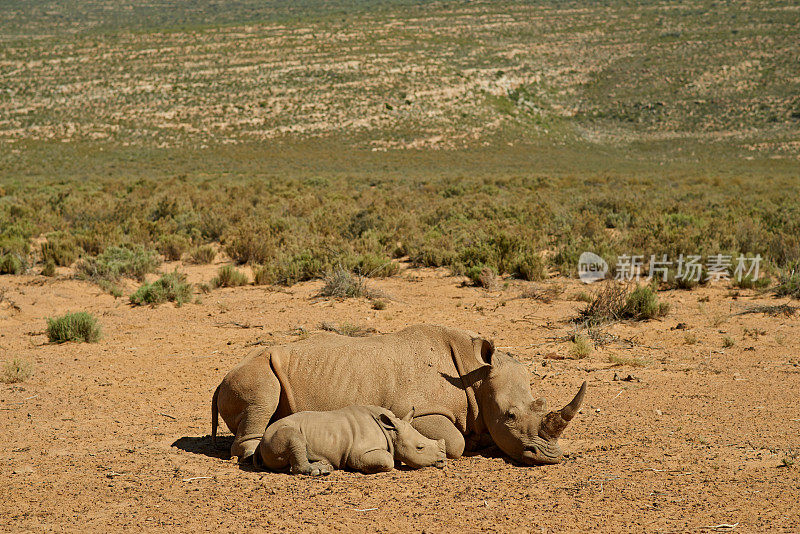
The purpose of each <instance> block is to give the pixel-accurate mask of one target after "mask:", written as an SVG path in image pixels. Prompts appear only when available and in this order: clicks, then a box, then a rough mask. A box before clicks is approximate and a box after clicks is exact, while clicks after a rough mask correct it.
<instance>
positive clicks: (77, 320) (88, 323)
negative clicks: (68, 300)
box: [47, 312, 100, 343]
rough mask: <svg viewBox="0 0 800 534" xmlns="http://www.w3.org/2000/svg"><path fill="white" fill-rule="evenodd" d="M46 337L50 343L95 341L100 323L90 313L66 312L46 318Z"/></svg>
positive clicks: (98, 337) (98, 334) (98, 333)
mask: <svg viewBox="0 0 800 534" xmlns="http://www.w3.org/2000/svg"><path fill="white" fill-rule="evenodd" d="M47 338H48V339H49V340H50V342H51V343H64V342H66V341H85V342H87V343H95V342H97V341H98V340H99V339H100V325H98V324H97V319H95V317H94V316H93V315H92V314H90V313H86V312H75V313H68V314H66V315H63V316H61V317H56V318H55V319H52V318H51V319H47Z"/></svg>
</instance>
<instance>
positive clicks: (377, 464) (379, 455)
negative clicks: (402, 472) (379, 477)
mask: <svg viewBox="0 0 800 534" xmlns="http://www.w3.org/2000/svg"><path fill="white" fill-rule="evenodd" d="M348 464H349V465H350V467H351V468H353V469H355V470H356V471H361V472H362V473H382V472H384V471H391V470H392V469H394V457H393V456H392V455H391V453H389V451H385V450H377V451H369V452H365V453H364V454H362V455H361V456H359V457H357V458H353V459H352V461H350V462H348Z"/></svg>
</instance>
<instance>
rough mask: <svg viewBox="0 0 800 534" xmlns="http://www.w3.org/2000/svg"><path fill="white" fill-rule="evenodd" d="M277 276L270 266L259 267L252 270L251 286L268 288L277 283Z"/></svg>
mask: <svg viewBox="0 0 800 534" xmlns="http://www.w3.org/2000/svg"><path fill="white" fill-rule="evenodd" d="M277 281H278V274H277V273H276V272H275V268H274V267H273V266H271V265H261V266H259V267H255V268H254V269H253V284H255V285H257V286H269V285H272V284H275V283H277Z"/></svg>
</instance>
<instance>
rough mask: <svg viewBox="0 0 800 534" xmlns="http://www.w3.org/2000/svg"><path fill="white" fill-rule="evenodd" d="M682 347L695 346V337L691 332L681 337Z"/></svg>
mask: <svg viewBox="0 0 800 534" xmlns="http://www.w3.org/2000/svg"><path fill="white" fill-rule="evenodd" d="M683 343H684V345H695V344H696V343H697V336H696V335H695V334H694V333H692V332H687V333H685V334H684V335H683Z"/></svg>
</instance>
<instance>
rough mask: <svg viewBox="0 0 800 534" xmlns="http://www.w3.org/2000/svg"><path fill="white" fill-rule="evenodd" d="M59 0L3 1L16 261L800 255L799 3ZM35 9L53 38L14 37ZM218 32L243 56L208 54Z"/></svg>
mask: <svg viewBox="0 0 800 534" xmlns="http://www.w3.org/2000/svg"><path fill="white" fill-rule="evenodd" d="M46 4H47V3H46V2H33V3H31V5H30V6H28V7H27V8H19V9H16V10H15V18H14V20H17V21H27V22H17V23H14V24H13V25H9V24H8V23H0V24H5V26H3V29H4V33H3V35H4V36H5V37H4V39H5V40H6V42H7V43H9V46H6V47H5V48H4V49H3V50H2V52H0V60H2V61H3V65H4V66H3V67H2V68H0V80H2V81H3V84H4V86H5V87H7V88H8V91H9V94H13V95H14V96H13V98H5V99H3V100H0V110H1V111H2V112H3V115H4V116H6V117H7V120H5V121H3V122H2V123H0V138H2V139H4V140H5V141H6V142H4V143H3V144H2V145H0V165H2V167H3V170H4V172H3V176H2V178H0V188H2V190H1V193H2V203H0V274H2V273H16V274H18V273H21V272H24V271H25V270H26V269H28V268H29V267H31V266H33V265H35V264H37V263H41V264H42V265H43V266H45V265H47V264H48V263H50V262H52V263H53V264H55V265H56V266H64V265H69V264H71V263H73V262H74V261H76V260H78V264H77V265H78V267H77V269H78V272H79V273H80V275H81V276H84V277H86V278H88V279H92V280H94V281H96V282H97V283H99V284H101V285H103V286H104V287H105V288H106V289H108V290H110V291H115V292H117V293H118V292H119V288H118V283H117V281H116V278H117V277H118V276H133V277H135V278H139V279H141V277H142V276H143V274H144V273H148V272H153V270H155V269H156V268H157V266H158V263H159V262H160V258H162V257H163V258H164V259H165V260H168V261H172V260H178V259H181V258H182V257H184V256H185V255H186V254H187V253H188V254H189V257H190V258H191V260H192V261H195V262H198V263H207V262H210V261H213V257H214V256H215V254H213V251H214V248H213V247H211V248H209V247H210V245H211V244H215V245H214V246H218V247H219V248H220V249H221V250H222V251H224V252H225V253H226V254H227V255H228V257H229V258H231V259H232V260H233V261H234V262H235V263H238V264H251V265H253V266H256V267H257V268H258V269H259V270H260V275H259V277H258V283H260V284H284V285H292V284H294V283H297V282H299V281H304V280H308V279H314V278H319V277H321V276H323V275H324V273H326V272H329V271H331V270H332V269H334V268H337V267H340V266H341V267H344V268H346V269H348V270H350V271H351V272H353V273H358V274H360V275H362V276H367V277H374V276H391V275H393V274H395V273H396V271H397V263H396V262H393V261H391V260H392V259H393V258H400V257H406V258H408V259H409V260H410V261H411V262H412V264H413V265H417V266H430V267H446V268H448V269H450V270H451V271H452V272H453V273H455V274H463V275H466V276H468V277H470V278H471V279H472V280H473V282H474V283H476V284H478V285H482V284H483V283H484V282H489V283H491V282H492V280H491V276H490V275H489V273H494V274H495V275H497V276H499V277H504V276H512V277H516V278H520V279H524V280H534V281H535V280H542V279H544V278H547V277H549V276H551V275H557V274H562V275H567V276H572V275H574V274H575V269H576V263H577V258H578V256H579V254H580V253H581V252H582V251H584V250H592V251H594V252H596V253H597V254H599V255H600V256H602V257H603V258H605V259H606V260H607V261H609V262H610V263H612V264H613V262H614V260H615V258H616V257H617V256H618V255H620V254H643V255H645V256H647V255H649V254H662V253H663V254H668V255H670V256H671V257H674V256H676V255H677V254H679V253H684V252H686V253H696V254H703V255H704V256H709V255H711V254H717V253H722V254H730V255H732V256H736V255H738V254H761V256H762V257H763V258H764V269H765V270H770V271H774V272H775V274H777V272H778V270H786V269H790V268H791V266H792V265H795V262H797V261H798V260H800V241H798V235H800V227H798V224H800V223H798V221H799V220H800V217H798V213H797V206H796V202H795V201H794V199H796V198H797V197H798V196H800V190H799V189H798V188H800V185H799V184H798V182H797V180H796V158H797V157H798V152H797V149H798V147H797V144H796V142H794V141H792V139H793V135H794V134H795V133H796V132H797V128H798V120H800V119H798V117H800V107H798V106H800V103H799V102H798V100H797V97H796V95H797V83H798V82H797V77H796V76H794V77H793V76H790V75H789V74H788V73H790V72H791V68H792V65H794V63H793V61H794V60H793V58H794V57H795V55H796V52H797V41H796V39H794V38H793V37H794V32H793V29H794V28H796V26H797V23H798V22H800V21H798V18H797V17H798V16H799V15H798V13H797V11H796V10H791V9H789V6H788V5H784V4H782V3H778V4H776V5H773V4H772V3H770V4H769V6H770V9H764V8H765V6H766V5H767V3H766V2H747V3H746V5H743V6H740V5H736V6H734V5H727V4H725V5H717V6H715V7H714V8H713V13H714V16H713V17H710V13H711V8H709V7H708V6H706V5H705V4H704V3H701V2H694V3H692V2H690V3H689V4H686V5H683V6H681V8H680V9H668V8H667V6H665V5H661V4H658V3H654V4H652V5H649V4H648V5H629V4H627V3H623V2H611V3H606V4H602V5H597V6H593V7H592V8H590V9H585V10H580V11H574V10H573V11H570V10H568V9H567V10H566V11H564V10H565V9H566V8H564V7H562V6H560V5H559V4H556V3H550V2H543V3H540V4H528V3H517V2H509V3H504V4H503V5H502V6H500V5H498V4H481V10H480V11H481V13H482V14H481V15H477V14H476V13H477V12H476V11H475V10H474V9H473V8H472V7H470V6H468V5H466V4H463V5H462V4H459V3H445V4H441V5H440V4H437V5H435V6H427V5H426V6H425V7H424V8H423V7H421V6H408V5H406V3H404V2H399V3H397V2H389V3H388V4H386V5H382V7H381V8H380V9H378V10H377V11H373V9H372V6H371V7H369V8H368V7H367V5H368V3H363V4H362V3H356V4H355V5H353V6H350V7H349V8H348V9H350V10H351V11H350V13H351V14H352V13H359V15H358V16H359V17H361V18H360V19H359V26H358V27H357V28H353V27H350V26H348V25H347V24H345V23H344V22H342V21H341V20H339V19H337V18H336V17H335V16H331V13H332V12H333V11H335V10H336V9H339V8H334V7H331V6H328V5H326V6H324V7H320V6H317V5H316V4H315V3H314V2H311V3H308V4H306V3H302V4H298V5H296V6H293V7H291V8H290V7H285V6H283V7H279V6H277V5H275V3H274V2H266V3H263V5H262V4H259V5H255V4H252V3H249V2H245V3H244V4H247V5H248V8H247V10H246V12H247V13H249V15H248V16H247V17H245V18H246V19H247V20H261V21H262V22H261V23H259V24H256V25H253V26H247V27H246V28H247V29H246V30H244V29H242V27H241V26H232V27H225V28H224V29H210V27H208V26H207V25H208V24H211V25H212V26H213V24H214V23H215V22H219V21H222V20H229V19H228V17H227V16H224V15H222V14H221V13H220V12H217V11H214V13H215V14H213V15H210V14H208V13H206V14H205V15H203V17H204V18H202V19H198V18H196V17H197V16H198V15H197V13H199V12H200V11H194V10H188V11H187V10H186V8H185V6H184V5H183V4H182V3H180V2H176V3H175V5H174V6H172V7H171V8H170V9H169V10H164V11H170V12H171V13H174V14H175V17H174V18H173V17H171V16H169V17H167V16H165V15H164V14H163V13H162V10H158V9H156V8H154V7H152V6H149V7H146V8H144V7H143V8H142V11H141V12H140V13H139V16H137V17H135V18H131V16H130V13H128V12H126V11H124V10H122V9H121V8H119V7H115V5H112V4H107V5H106V4H105V3H103V2H100V3H98V4H97V5H93V7H92V8H90V9H88V10H84V9H80V10H75V12H74V13H73V12H72V11H69V10H68V11H65V12H64V13H63V14H62V15H59V16H61V17H66V20H67V21H69V22H67V23H66V24H62V23H59V24H57V25H56V24H51V23H50V22H48V21H55V20H56V18H57V16H56V15H55V14H54V13H60V11H59V10H58V9H55V10H54V11H52V10H51V11H48V10H46V9H43V8H42V9H40V7H41V6H43V5H46ZM244 4H243V5H244ZM312 4H313V8H312ZM334 4H336V3H334ZM401 5H402V6H403V7H402V9H400V6H401ZM340 7H341V6H340ZM109 10H110V12H114V13H117V14H118V16H115V17H110V18H109V17H107V16H105V15H103V13H106V15H107V14H108V12H109ZM331 10H333V11H331ZM226 11H227V10H226ZM33 13H37V15H36V16H34V15H33ZM231 13H239V14H240V15H243V13H244V11H238V10H237V9H233V10H232V12H231ZM278 13H281V16H280V17H279V18H281V21H282V22H281V24H280V26H279V27H277V26H276V27H273V26H270V25H269V24H267V23H266V22H263V21H267V20H275V19H274V17H277V16H278V15H277V14H278ZM387 13H392V16H393V17H396V20H397V24H396V25H395V26H392V27H390V28H389V27H384V26H383V25H382V21H383V20H384V17H385V16H387ZM741 13H746V16H744V15H743V16H739V15H740V14H741ZM532 14H535V15H536V16H535V17H533V16H530V15H532ZM228 15H230V16H232V14H228ZM54 17H56V18H54ZM208 17H210V18H208ZM34 20H37V21H38V22H37V28H38V31H43V32H44V33H43V34H42V35H46V37H42V39H29V40H20V39H16V38H15V37H14V36H15V35H22V34H24V32H25V31H32V26H31V24H34V23H33V21H34ZM59 20H61V19H59ZM112 20H113V21H114V22H113V23H111V22H110V21H112ZM103 21H105V22H103ZM179 21H181V22H179ZM62 22H63V21H62ZM309 23H313V24H315V25H316V26H315V27H317V28H318V29H319V31H321V32H322V34H324V35H328V36H336V38H337V42H339V45H338V46H336V47H333V48H331V47H327V46H326V45H325V44H324V43H326V42H327V40H326V39H325V38H320V39H315V40H311V41H307V37H306V36H307V32H306V31H305V29H304V28H306V25H307V24H309ZM109 24H110V26H109ZM128 24H130V25H132V26H127V25H128ZM601 26H602V28H603V31H602V32H596V31H592V30H591V28H599V27H601ZM70 27H71V28H73V29H72V30H70V32H71V33H70V32H67V33H65V28H70ZM129 27H136V28H138V30H137V31H136V32H127V31H123V29H125V28H129ZM26 28H27V30H26ZM43 28H47V29H46V30H44V29H43ZM190 28H191V29H190ZM498 28H502V31H499V30H498ZM634 28H635V30H636V31H632V30H633V29H634ZM164 29H169V31H161V30H164ZM20 32H22V33H20ZM108 32H111V33H108ZM242 32H243V33H242ZM68 33H69V34H70V35H72V37H70V39H72V40H74V42H73V41H72V40H69V39H67V38H66V37H65V36H66V35H67V34H68ZM365 33H368V34H370V35H373V36H374V40H371V41H369V42H365V41H363V40H362V36H363V35H364V34H365ZM242 35H246V36H247V38H246V39H245V38H242ZM532 36H535V38H532ZM566 36H569V39H565V37H566ZM762 38H763V39H769V40H770V42H771V43H773V45H772V47H771V49H772V50H773V52H774V53H771V54H768V55H764V54H761V53H759V52H758V50H759V48H758V47H757V46H755V45H754V43H756V42H758V40H759V39H762ZM389 41H391V42H395V43H397V47H388V45H386V44H383V43H386V42H389ZM267 43H268V44H267ZM12 44H13V46H11V45H12ZM129 50H134V51H138V52H135V53H131V54H129V53H127V52H125V51H129ZM234 50H235V52H234ZM597 50H603V51H604V52H603V53H602V54H600V53H596V52H595V51H597ZM456 51H457V52H456ZM467 51H469V53H467ZM509 51H512V52H509ZM176 54H179V55H180V58H181V61H177V60H176V56H175V55H176ZM371 54H379V55H381V57H383V58H384V59H385V61H386V62H387V64H386V65H382V66H381V67H380V72H382V73H384V75H381V76H377V77H376V76H375V72H376V70H375V69H377V68H378V67H377V66H375V65H370V64H368V63H365V62H364V58H366V57H372V56H371ZM687 55H689V56H691V57H692V58H694V59H693V61H691V62H687V61H684V59H683V58H685V57H687ZM73 57H74V58H78V59H79V60H78V61H74V62H70V61H66V60H67V59H68V58H73ZM223 57H239V58H240V60H238V61H239V62H238V63H237V67H236V68H227V67H220V66H217V67H213V66H212V67H209V68H206V67H205V66H208V65H216V64H217V63H216V62H218V61H220V60H221V58H223ZM411 58H413V61H412V64H414V65H416V67H415V68H413V69H405V70H404V68H401V67H399V66H400V65H407V64H409V61H410V60H411ZM180 63H183V64H184V65H185V66H184V67H181V68H178V67H177V65H178V64H180ZM111 64H114V65H117V64H118V65H120V68H119V69H117V68H115V69H110V68H109V66H110V65H111ZM283 64H297V65H298V67H297V69H293V70H291V72H290V71H289V70H286V69H272V68H270V69H267V67H263V65H283ZM15 65H16V66H20V67H19V68H16V67H14V66H15ZM392 65H397V66H398V68H397V69H393V68H392ZM15 69H16V70H15ZM117 72H118V73H119V74H117ZM401 72H405V74H403V75H400V74H399V73H401ZM634 72H636V73H638V74H636V75H633V74H632V73H634ZM98 73H103V76H104V80H105V81H104V84H105V85H104V86H102V87H101V86H96V85H94V82H93V81H92V80H95V79H97V76H96V75H97V74H98ZM386 73H392V74H386ZM641 73H644V74H641ZM145 74H146V78H147V79H149V80H152V83H148V84H145V83H140V80H142V79H143V78H142V77H143V76H145ZM212 82H213V83H212ZM370 84H375V85H374V86H372V85H370ZM32 86H35V87H37V90H36V91H31V90H29V89H28V88H29V87H32ZM365 87H369V90H368V91H365V90H364V88H365ZM57 95H58V96H57ZM167 95H170V96H167ZM87 99H91V105H89V104H87V102H88V101H89V100H87ZM175 99H177V100H175ZM173 101H180V102H181V104H180V106H177V107H174V108H173V106H172V102H173ZM306 102H314V103H315V104H314V105H313V106H307V105H305V104H304V103H306ZM212 103H214V104H212ZM464 132H468V133H467V134H466V135H465V134H464ZM266 139H268V140H269V142H268V143H264V142H262V141H264V140H266ZM421 149H423V150H421ZM597 149H599V150H597ZM198 152H202V158H198V157H197V156H196V154H197V153H198ZM601 154H602V155H601ZM201 160H202V163H200V161H201ZM55 161H58V162H59V164H58V165H54V164H53V163H52V162H55ZM264 161H268V162H269V165H267V166H266V167H265V166H264V165H263V164H262V162H264ZM37 236H46V240H45V241H44V242H42V243H41V244H38V245H36V244H34V242H33V240H34V238H36V237H37ZM212 254H213V255H212ZM482 274H483V276H482ZM482 278H483V282H482V281H481V279H482ZM670 284H672V286H674V287H682V288H691V287H693V286H694V282H692V281H689V280H681V279H677V280H676V279H674V277H673V278H672V279H671V280H670ZM745 284H747V282H745ZM786 287H787V288H790V287H794V286H791V284H790V285H789V286H786ZM789 294H794V295H796V291H795V292H792V291H789Z"/></svg>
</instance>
